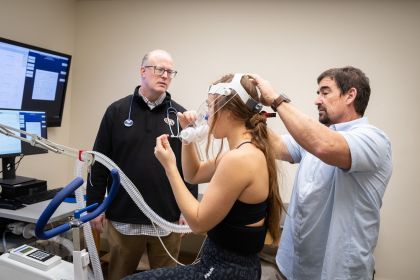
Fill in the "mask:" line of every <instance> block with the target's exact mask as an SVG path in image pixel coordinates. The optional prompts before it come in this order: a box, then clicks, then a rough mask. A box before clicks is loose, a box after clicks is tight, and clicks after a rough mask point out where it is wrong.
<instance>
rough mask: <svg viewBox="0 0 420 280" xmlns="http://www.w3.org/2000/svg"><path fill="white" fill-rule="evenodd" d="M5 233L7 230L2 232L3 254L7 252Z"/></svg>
mask: <svg viewBox="0 0 420 280" xmlns="http://www.w3.org/2000/svg"><path fill="white" fill-rule="evenodd" d="M6 233H7V230H4V231H3V253H6V252H7V242H6Z"/></svg>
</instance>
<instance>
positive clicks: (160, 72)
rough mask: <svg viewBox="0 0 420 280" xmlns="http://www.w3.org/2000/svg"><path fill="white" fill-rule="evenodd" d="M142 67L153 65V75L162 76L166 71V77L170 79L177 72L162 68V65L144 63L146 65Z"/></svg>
mask: <svg viewBox="0 0 420 280" xmlns="http://www.w3.org/2000/svg"><path fill="white" fill-rule="evenodd" d="M143 67H144V68H150V67H153V73H155V75H158V76H163V74H164V73H165V72H166V73H168V77H169V78H171V79H172V78H175V76H176V74H177V73H178V71H175V70H170V69H165V68H162V67H159V66H156V65H146V66H143Z"/></svg>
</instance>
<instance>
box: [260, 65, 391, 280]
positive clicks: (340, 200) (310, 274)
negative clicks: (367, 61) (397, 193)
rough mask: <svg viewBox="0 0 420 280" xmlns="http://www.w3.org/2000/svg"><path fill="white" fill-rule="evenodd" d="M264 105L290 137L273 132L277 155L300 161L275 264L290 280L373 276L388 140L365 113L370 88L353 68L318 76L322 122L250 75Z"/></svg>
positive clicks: (388, 173)
mask: <svg viewBox="0 0 420 280" xmlns="http://www.w3.org/2000/svg"><path fill="white" fill-rule="evenodd" d="M253 77H254V79H255V81H256V84H257V85H258V88H259V89H260V91H261V99H262V102H263V103H264V104H266V105H270V104H271V106H272V108H273V110H275V111H276V112H278V113H279V116H280V118H281V119H282V121H283V123H284V125H285V126H286V128H287V129H288V131H289V133H290V135H283V136H278V135H275V134H274V133H272V136H273V141H274V145H275V148H276V151H277V154H276V156H277V157H278V158H279V159H281V160H286V161H289V162H291V163H299V164H300V165H299V168H298V171H297V174H296V178H295V182H294V186H293V192H292V197H291V200H290V204H289V208H288V215H287V217H286V221H285V224H284V228H283V233H282V237H281V242H280V245H279V250H278V252H277V256H276V262H277V265H278V267H279V269H280V272H281V273H282V276H283V277H285V278H286V279H288V280H292V279H296V280H305V279H308V280H317V279H325V280H330V279H372V277H373V271H374V265H375V261H374V257H373V251H374V249H375V246H376V243H377V240H378V233H379V222H380V213H379V212H380V207H381V205H382V197H383V195H384V192H385V189H386V186H387V184H388V182H389V179H390V177H391V173H392V159H391V144H390V142H389V139H388V137H387V136H386V135H385V133H384V132H383V131H381V130H379V129H378V128H376V127H374V126H372V125H370V124H369V122H368V120H367V118H366V117H363V115H364V112H365V109H366V107H367V104H368V101H369V96H370V86H369V80H368V78H367V77H366V76H365V74H364V73H363V72H362V71H360V70H359V69H357V68H354V67H344V68H334V69H329V70H327V71H325V72H323V73H322V74H321V75H320V76H319V77H318V86H319V89H318V91H317V93H318V96H317V98H316V99H315V105H316V106H317V107H318V111H319V123H318V122H316V121H314V120H312V119H310V118H309V117H307V116H305V115H304V114H302V113H301V112H300V111H298V110H297V109H296V108H295V107H294V106H292V105H291V104H290V99H288V97H286V96H285V95H278V94H276V92H275V91H274V89H273V88H272V87H271V85H270V84H269V83H268V82H267V81H265V80H263V79H261V78H260V77H258V76H257V75H253Z"/></svg>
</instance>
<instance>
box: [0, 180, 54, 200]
mask: <svg viewBox="0 0 420 280" xmlns="http://www.w3.org/2000/svg"><path fill="white" fill-rule="evenodd" d="M0 187H1V189H0V197H3V198H15V197H18V196H23V195H31V194H33V193H37V192H42V191H46V190H47V181H44V180H37V179H35V180H31V181H28V182H24V183H20V184H14V185H12V184H5V183H0Z"/></svg>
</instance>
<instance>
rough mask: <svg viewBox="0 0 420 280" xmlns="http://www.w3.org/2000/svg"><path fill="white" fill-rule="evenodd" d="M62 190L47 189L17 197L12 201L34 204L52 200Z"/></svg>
mask: <svg viewBox="0 0 420 280" xmlns="http://www.w3.org/2000/svg"><path fill="white" fill-rule="evenodd" d="M62 189H63V188H56V189H49V190H46V191H42V192H36V193H33V194H30V195H24V196H18V197H15V198H14V200H16V201H18V202H20V203H22V204H34V203H38V202H41V201H45V200H49V199H52V198H53V197H54V196H55V195H56V194H57V193H58V192H59V191H61V190H62Z"/></svg>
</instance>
